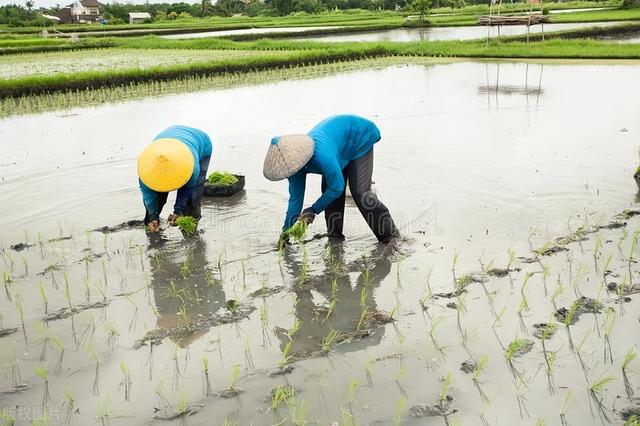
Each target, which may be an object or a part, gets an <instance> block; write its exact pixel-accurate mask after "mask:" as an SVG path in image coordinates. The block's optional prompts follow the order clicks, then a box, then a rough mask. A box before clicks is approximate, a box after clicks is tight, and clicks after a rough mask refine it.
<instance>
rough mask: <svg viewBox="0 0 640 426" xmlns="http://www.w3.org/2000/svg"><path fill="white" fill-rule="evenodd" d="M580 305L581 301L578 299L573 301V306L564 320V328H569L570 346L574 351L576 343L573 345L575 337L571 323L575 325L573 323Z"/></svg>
mask: <svg viewBox="0 0 640 426" xmlns="http://www.w3.org/2000/svg"><path fill="white" fill-rule="evenodd" d="M578 307H579V303H578V301H577V300H576V301H575V302H573V303H572V304H571V307H570V308H569V310H568V311H567V314H566V316H565V318H564V321H563V323H564V328H565V330H567V337H568V339H569V347H570V348H571V350H572V351H573V350H574V349H575V348H574V345H573V338H572V337H571V325H573V323H574V318H575V316H576V312H577V310H578Z"/></svg>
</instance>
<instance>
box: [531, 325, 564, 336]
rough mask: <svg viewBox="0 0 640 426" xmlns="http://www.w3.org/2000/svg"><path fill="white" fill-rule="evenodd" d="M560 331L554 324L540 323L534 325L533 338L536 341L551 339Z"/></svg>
mask: <svg viewBox="0 0 640 426" xmlns="http://www.w3.org/2000/svg"><path fill="white" fill-rule="evenodd" d="M556 331H558V327H556V325H555V324H552V323H545V322H540V323H537V324H533V337H535V338H536V339H540V340H542V339H549V338H551V337H553V335H554V334H556Z"/></svg>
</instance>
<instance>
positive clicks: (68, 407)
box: [62, 389, 76, 425]
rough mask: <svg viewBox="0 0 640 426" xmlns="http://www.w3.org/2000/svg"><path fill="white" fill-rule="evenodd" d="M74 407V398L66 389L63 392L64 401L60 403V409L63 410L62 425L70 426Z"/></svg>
mask: <svg viewBox="0 0 640 426" xmlns="http://www.w3.org/2000/svg"><path fill="white" fill-rule="evenodd" d="M75 405H76V397H75V396H74V395H73V393H71V391H69V390H68V389H67V390H65V392H64V400H63V401H62V407H63V408H64V421H63V424H65V425H70V424H71V417H72V416H73V413H74V411H75V410H74V408H75Z"/></svg>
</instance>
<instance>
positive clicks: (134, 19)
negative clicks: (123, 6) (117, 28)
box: [129, 12, 151, 24]
mask: <svg viewBox="0 0 640 426" xmlns="http://www.w3.org/2000/svg"><path fill="white" fill-rule="evenodd" d="M147 19H151V15H149V14H148V13H147V12H129V23H130V24H139V23H141V22H144V21H146V20H147Z"/></svg>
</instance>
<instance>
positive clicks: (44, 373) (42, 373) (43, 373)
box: [35, 364, 51, 413]
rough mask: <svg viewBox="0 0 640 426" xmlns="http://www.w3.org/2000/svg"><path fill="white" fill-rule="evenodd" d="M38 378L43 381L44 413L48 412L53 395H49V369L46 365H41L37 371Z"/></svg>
mask: <svg viewBox="0 0 640 426" xmlns="http://www.w3.org/2000/svg"><path fill="white" fill-rule="evenodd" d="M35 374H36V376H38V377H39V378H41V379H42V382H43V393H42V411H43V412H44V413H46V412H48V407H49V401H51V394H50V393H49V369H48V368H47V365H46V364H42V365H39V366H38V367H36V370H35Z"/></svg>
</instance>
